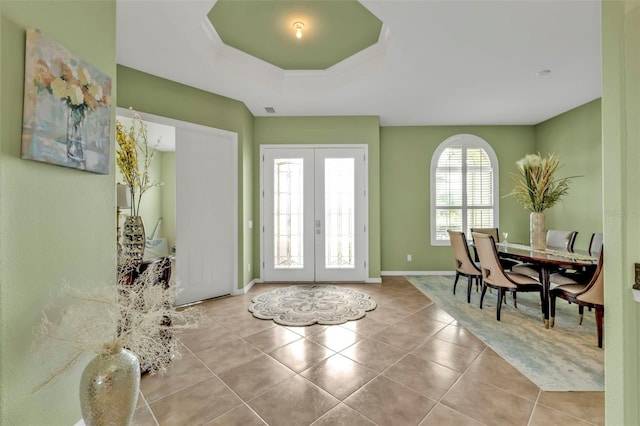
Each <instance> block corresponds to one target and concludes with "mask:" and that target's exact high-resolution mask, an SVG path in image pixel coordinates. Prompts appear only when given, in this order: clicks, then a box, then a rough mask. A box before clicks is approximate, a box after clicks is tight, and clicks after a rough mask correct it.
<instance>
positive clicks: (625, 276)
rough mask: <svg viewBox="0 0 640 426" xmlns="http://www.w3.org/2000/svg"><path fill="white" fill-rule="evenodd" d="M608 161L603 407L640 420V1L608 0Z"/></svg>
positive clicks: (625, 421)
mask: <svg viewBox="0 0 640 426" xmlns="http://www.w3.org/2000/svg"><path fill="white" fill-rule="evenodd" d="M602 63H603V69H602V71H603V73H602V137H603V140H602V148H603V149H602V158H603V162H602V169H603V180H602V186H603V188H604V191H603V199H602V203H603V207H604V213H605V214H604V239H605V245H606V256H605V266H604V274H605V282H606V286H605V293H604V298H605V306H606V315H605V323H604V340H605V341H604V347H605V357H604V359H605V371H606V372H607V374H606V376H605V389H606V394H605V414H606V423H607V424H608V425H637V424H640V411H639V408H638V401H639V400H640V371H639V366H638V365H639V361H638V360H639V359H640V339H639V338H638V333H639V327H638V324H640V309H639V306H640V305H638V304H637V303H635V302H634V301H633V298H632V296H631V286H632V284H633V282H634V273H633V271H634V267H633V264H634V263H635V262H640V245H638V235H640V197H639V196H638V182H640V167H638V159H639V158H640V142H639V141H640V127H639V126H640V121H639V120H638V117H640V73H639V70H640V2H637V1H608V0H605V1H603V2H602Z"/></svg>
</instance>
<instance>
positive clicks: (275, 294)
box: [249, 285, 376, 326]
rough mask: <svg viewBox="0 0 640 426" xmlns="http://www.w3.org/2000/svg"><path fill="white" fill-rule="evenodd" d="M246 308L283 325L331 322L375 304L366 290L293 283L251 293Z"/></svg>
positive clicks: (349, 317) (356, 314)
mask: <svg viewBox="0 0 640 426" xmlns="http://www.w3.org/2000/svg"><path fill="white" fill-rule="evenodd" d="M251 301H252V302H253V304H251V306H249V312H251V313H253V316H254V317H256V318H260V319H272V320H273V321H274V322H275V323H277V324H280V325H287V326H306V325H312V324H324V325H334V324H342V323H345V322H347V321H353V320H357V319H360V318H362V317H364V316H365V314H366V313H367V311H372V310H373V309H375V308H376V302H374V301H373V300H371V297H369V295H368V294H366V293H363V292H361V291H358V290H354V289H352V288H348V287H341V286H334V285H294V286H290V287H283V288H279V289H277V290H273V291H270V292H269V293H264V294H261V295H259V296H256V297H254V298H253V299H252V300H251Z"/></svg>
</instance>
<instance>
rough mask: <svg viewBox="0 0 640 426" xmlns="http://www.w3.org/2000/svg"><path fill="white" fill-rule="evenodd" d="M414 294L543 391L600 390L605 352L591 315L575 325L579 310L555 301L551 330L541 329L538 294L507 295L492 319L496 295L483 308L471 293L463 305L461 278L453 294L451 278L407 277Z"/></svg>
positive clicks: (475, 293)
mask: <svg viewBox="0 0 640 426" xmlns="http://www.w3.org/2000/svg"><path fill="white" fill-rule="evenodd" d="M407 279H408V280H409V282H411V283H412V284H413V285H414V286H415V287H416V288H418V290H420V291H422V292H423V293H424V294H425V295H426V296H427V297H429V298H430V299H431V300H433V301H434V302H435V303H436V304H437V305H438V306H439V307H441V308H442V309H444V310H445V311H446V312H447V313H448V314H449V315H451V316H452V317H454V318H455V319H456V320H457V321H458V322H459V323H460V324H461V325H462V326H463V327H465V328H466V329H467V330H469V331H470V332H472V333H473V334H475V335H476V336H477V337H478V338H479V339H480V340H482V341H483V342H484V343H485V344H486V345H487V346H489V347H490V348H491V349H493V350H494V351H495V352H497V353H498V354H500V355H501V356H502V357H503V358H504V359H506V360H507V361H508V362H509V363H510V364H511V365H513V366H514V367H516V368H517V369H518V370H519V371H520V372H522V374H524V375H525V376H527V377H528V378H529V379H530V380H531V381H532V382H534V383H535V384H536V385H538V386H539V387H540V388H541V389H542V390H545V391H603V390H604V350H603V349H600V348H598V343H597V339H596V325H595V320H594V312H589V311H588V310H587V309H585V312H584V321H583V323H582V325H578V307H577V306H576V305H573V304H572V305H570V304H568V303H567V302H566V301H564V300H562V299H557V306H556V323H555V327H553V328H550V329H548V330H547V329H545V328H544V325H543V323H542V318H541V315H542V314H541V311H540V296H539V295H538V294H537V293H518V308H517V309H516V308H514V306H513V299H512V297H511V295H509V297H508V298H507V304H506V305H503V307H502V315H501V318H500V321H499V322H498V321H496V302H497V297H496V292H495V290H494V292H493V294H491V293H489V292H487V294H486V296H485V298H484V304H483V307H482V309H480V308H479V302H480V293H477V292H476V291H475V289H474V290H473V293H472V295H471V303H467V300H466V298H467V292H466V289H467V282H466V279H463V277H461V279H460V281H459V282H458V287H457V289H456V294H455V295H453V294H452V290H453V279H454V277H453V276H414V277H407Z"/></svg>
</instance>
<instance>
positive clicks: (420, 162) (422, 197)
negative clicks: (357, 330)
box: [380, 126, 535, 271]
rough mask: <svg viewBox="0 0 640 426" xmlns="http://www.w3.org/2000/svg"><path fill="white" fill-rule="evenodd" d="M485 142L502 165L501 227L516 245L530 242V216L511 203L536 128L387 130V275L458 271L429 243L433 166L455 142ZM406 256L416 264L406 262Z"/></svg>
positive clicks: (383, 168) (383, 171) (383, 155)
mask: <svg viewBox="0 0 640 426" xmlns="http://www.w3.org/2000/svg"><path fill="white" fill-rule="evenodd" d="M461 133H469V134H474V135H476V136H479V137H481V138H483V139H484V140H485V141H487V142H488V143H489V144H490V145H491V147H492V148H493V149H494V151H495V152H496V155H497V157H498V163H499V173H500V175H499V176H500V177H499V185H500V195H501V198H500V200H499V203H500V224H499V228H500V229H501V230H503V231H507V232H509V239H510V240H511V241H527V240H528V238H529V235H528V229H529V225H528V223H529V215H528V213H527V211H525V210H523V209H522V207H521V206H520V205H519V204H518V203H517V202H516V201H515V200H514V199H513V198H511V197H508V198H502V196H503V195H505V194H508V193H509V192H510V191H511V177H510V175H509V172H510V171H511V170H512V169H513V168H514V167H515V162H516V161H517V160H519V159H520V158H522V157H523V156H524V155H525V154H528V153H530V152H533V151H534V147H535V132H534V129H533V127H532V126H442V127H439V126H416V127H383V128H382V129H381V136H380V181H381V185H380V187H381V197H380V198H381V209H380V211H381V213H380V215H381V242H382V250H381V253H382V270H383V271H444V270H446V271H450V270H453V264H452V260H451V248H450V247H448V246H432V245H431V237H430V204H429V203H430V201H429V200H430V199H429V191H430V176H429V174H430V165H431V157H432V156H433V152H434V151H435V150H436V148H437V147H438V145H440V143H442V142H443V141H444V140H445V139H447V138H449V137H450V136H453V135H456V134H461ZM407 254H411V255H412V261H411V262H408V261H407Z"/></svg>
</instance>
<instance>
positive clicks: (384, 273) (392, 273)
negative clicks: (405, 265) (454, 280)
mask: <svg viewBox="0 0 640 426" xmlns="http://www.w3.org/2000/svg"><path fill="white" fill-rule="evenodd" d="M455 274H456V271H381V272H380V275H382V276H387V277H392V276H403V275H455Z"/></svg>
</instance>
